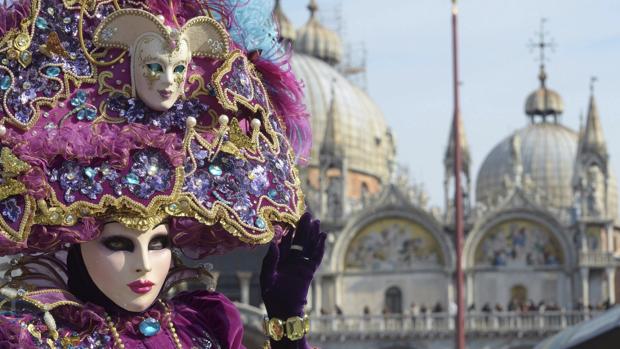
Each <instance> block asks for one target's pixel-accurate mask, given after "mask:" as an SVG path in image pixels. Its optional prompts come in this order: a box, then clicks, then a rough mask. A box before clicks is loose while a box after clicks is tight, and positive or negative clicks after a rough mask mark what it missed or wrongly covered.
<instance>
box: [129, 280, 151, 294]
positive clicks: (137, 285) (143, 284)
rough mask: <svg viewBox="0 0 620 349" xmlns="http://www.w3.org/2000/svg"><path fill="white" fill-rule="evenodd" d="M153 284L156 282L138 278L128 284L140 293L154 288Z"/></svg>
mask: <svg viewBox="0 0 620 349" xmlns="http://www.w3.org/2000/svg"><path fill="white" fill-rule="evenodd" d="M153 285H155V284H154V283H152V282H150V281H149V280H136V281H134V282H132V283H129V284H127V286H129V288H131V290H132V291H134V292H135V293H138V294H145V293H148V292H149V291H150V290H151V289H152V288H153Z"/></svg>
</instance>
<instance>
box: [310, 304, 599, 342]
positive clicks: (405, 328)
mask: <svg viewBox="0 0 620 349" xmlns="http://www.w3.org/2000/svg"><path fill="white" fill-rule="evenodd" d="M597 314H598V313H597V312H581V311H558V312H550V311H548V312H541V313H539V312H533V313H513V312H502V313H479V312H475V313H471V312H470V313H468V314H467V315H466V316H465V327H466V332H467V336H469V337H472V336H483V337H484V336H541V335H549V334H553V333H555V332H558V331H560V330H562V329H564V328H566V327H568V326H572V325H575V324H577V323H579V322H582V321H584V320H588V319H590V318H591V317H593V316H595V315H597ZM454 326H455V325H454V316H450V315H448V314H447V313H438V314H429V315H424V316H423V315H419V316H416V317H412V316H410V315H387V316H383V315H375V316H363V315H359V316H354V315H353V316H352V315H348V316H337V315H333V316H314V317H311V330H310V337H311V338H314V339H321V340H325V339H328V338H330V337H339V338H340V339H346V338H373V337H397V338H415V337H421V338H424V337H428V336H440V337H441V336H445V337H448V336H453V335H454V329H455V327H454Z"/></svg>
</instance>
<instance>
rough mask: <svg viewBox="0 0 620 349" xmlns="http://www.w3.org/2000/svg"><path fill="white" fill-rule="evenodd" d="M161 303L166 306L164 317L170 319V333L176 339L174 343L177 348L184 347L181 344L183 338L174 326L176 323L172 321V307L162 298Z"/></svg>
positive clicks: (181, 348)
mask: <svg viewBox="0 0 620 349" xmlns="http://www.w3.org/2000/svg"><path fill="white" fill-rule="evenodd" d="M159 303H160V304H161V305H163V306H164V309H166V313H165V315H164V319H166V320H167V321H168V329H169V330H170V333H171V334H172V339H173V340H174V344H175V345H176V347H177V349H183V345H182V344H181V340H180V339H179V335H178V334H177V330H176V328H174V324H173V323H172V315H171V313H170V309H169V308H168V304H166V302H164V301H162V300H161V299H160V300H159Z"/></svg>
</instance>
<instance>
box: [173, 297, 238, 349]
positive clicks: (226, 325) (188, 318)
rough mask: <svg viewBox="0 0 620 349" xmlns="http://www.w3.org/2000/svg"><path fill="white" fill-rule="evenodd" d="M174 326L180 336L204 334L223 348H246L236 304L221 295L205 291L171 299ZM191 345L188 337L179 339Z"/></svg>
mask: <svg viewBox="0 0 620 349" xmlns="http://www.w3.org/2000/svg"><path fill="white" fill-rule="evenodd" d="M172 304H173V306H174V312H175V319H174V325H175V327H177V333H179V334H180V335H181V336H191V335H192V334H194V335H200V334H201V333H204V331H207V332H208V333H209V334H210V335H211V336H213V337H215V339H216V340H217V341H218V343H219V345H220V346H221V347H222V349H224V348H226V349H245V347H244V346H243V343H242V341H243V322H242V321H241V317H240V315H239V311H238V310H237V308H236V307H235V305H234V304H233V303H232V302H231V301H230V300H229V299H228V298H226V297H225V296H224V295H223V294H220V293H217V292H209V291H205V290H200V291H193V292H183V293H179V294H178V295H177V296H176V297H174V298H173V299H172ZM182 340H183V342H186V343H187V342H191V338H182Z"/></svg>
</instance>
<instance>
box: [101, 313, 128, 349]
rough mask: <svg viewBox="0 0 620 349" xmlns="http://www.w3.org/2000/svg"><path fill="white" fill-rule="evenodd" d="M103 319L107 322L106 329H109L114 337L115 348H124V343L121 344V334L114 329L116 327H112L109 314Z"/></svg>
mask: <svg viewBox="0 0 620 349" xmlns="http://www.w3.org/2000/svg"><path fill="white" fill-rule="evenodd" d="M105 321H106V322H107V324H108V330H109V331H110V333H111V334H112V337H113V338H114V344H115V345H116V348H118V349H125V344H123V341H122V340H121V336H120V335H119V334H118V331H116V327H114V323H113V322H112V318H111V317H110V316H106V317H105Z"/></svg>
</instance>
